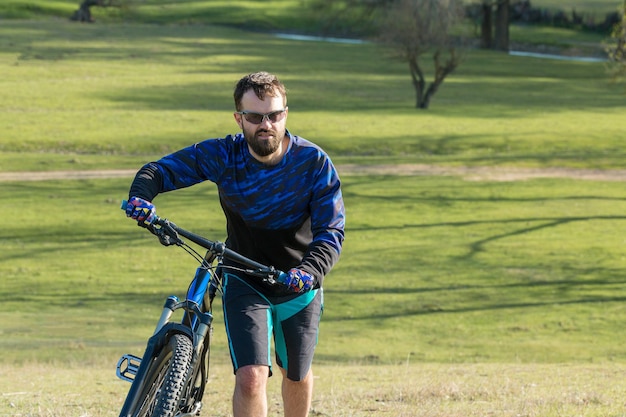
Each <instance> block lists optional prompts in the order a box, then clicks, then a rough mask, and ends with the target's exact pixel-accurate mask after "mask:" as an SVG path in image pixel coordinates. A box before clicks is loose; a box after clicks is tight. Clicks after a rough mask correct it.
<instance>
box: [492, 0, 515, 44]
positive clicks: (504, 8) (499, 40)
mask: <svg viewBox="0 0 626 417" xmlns="http://www.w3.org/2000/svg"><path fill="white" fill-rule="evenodd" d="M510 3H511V2H510V0H500V1H499V2H498V6H497V8H496V36H495V43H494V48H495V49H497V50H499V51H508V50H509V7H510Z"/></svg>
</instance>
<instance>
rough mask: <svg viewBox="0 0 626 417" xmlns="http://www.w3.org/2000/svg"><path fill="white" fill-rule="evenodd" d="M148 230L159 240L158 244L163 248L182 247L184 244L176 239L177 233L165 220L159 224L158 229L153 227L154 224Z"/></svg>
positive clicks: (178, 238) (179, 239)
mask: <svg viewBox="0 0 626 417" xmlns="http://www.w3.org/2000/svg"><path fill="white" fill-rule="evenodd" d="M148 230H150V232H151V233H152V234H154V235H155V236H156V237H158V238H159V242H160V243H161V245H163V246H172V245H177V246H182V245H184V244H185V242H184V241H183V240H182V239H181V238H180V237H178V232H177V231H176V230H175V229H174V228H173V227H172V226H171V225H170V222H168V221H167V220H166V221H165V222H163V223H161V224H160V227H155V226H154V224H151V225H149V226H148Z"/></svg>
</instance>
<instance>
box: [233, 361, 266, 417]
mask: <svg viewBox="0 0 626 417" xmlns="http://www.w3.org/2000/svg"><path fill="white" fill-rule="evenodd" d="M268 378H269V368H268V367H267V366H263V365H248V366H242V367H241V368H239V369H238V370H237V374H236V375H235V393H234V394H233V415H234V417H266V416H267V379H268Z"/></svg>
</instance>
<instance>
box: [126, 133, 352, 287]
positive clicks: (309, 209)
mask: <svg viewBox="0 0 626 417" xmlns="http://www.w3.org/2000/svg"><path fill="white" fill-rule="evenodd" d="M286 134H287V135H288V136H289V139H290V144H289V147H288V149H287V151H286V153H285V155H284V156H283V158H282V160H281V162H280V163H279V164H277V165H273V166H268V165H265V164H262V163H261V162H259V161H257V160H256V159H255V158H254V157H253V156H252V155H251V154H250V152H249V150H248V146H247V143H246V141H245V139H244V137H243V135H242V134H241V133H240V134H237V135H235V136H231V135H229V136H226V137H225V138H220V139H208V140H205V141H203V142H200V143H197V144H195V145H192V146H189V147H187V148H184V149H182V150H180V151H178V152H175V153H173V154H171V155H168V156H165V157H163V158H162V159H160V160H159V161H157V162H151V163H149V164H147V165H145V166H144V167H142V168H141V169H140V170H139V172H138V173H137V175H136V176H135V179H134V181H133V183H132V185H131V188H130V192H129V194H130V196H136V197H141V198H143V199H146V200H148V201H152V200H153V199H154V198H155V197H156V196H157V195H158V194H159V193H163V192H167V191H172V190H176V189H179V188H184V187H189V186H191V185H194V184H197V183H199V182H202V181H206V180H208V181H212V182H214V183H215V184H217V187H218V192H219V199H220V203H221V205H222V209H223V210H224V214H225V215H226V228H227V234H228V237H227V239H226V245H227V246H228V247H229V248H231V249H233V250H235V251H237V252H239V253H241V254H242V255H244V256H247V257H249V258H251V259H254V260H256V261H257V262H260V263H263V264H267V265H272V266H274V267H276V268H277V269H280V270H282V271H287V270H289V269H291V268H300V269H303V270H305V271H306V272H308V273H310V274H311V275H313V277H314V278H315V280H316V287H319V286H321V285H322V281H323V279H324V276H325V275H326V274H327V273H328V272H329V271H330V269H331V268H332V267H333V265H334V264H335V262H337V260H338V258H339V254H340V252H341V247H342V243H343V239H344V224H345V209H344V205H343V198H342V195H341V188H340V180H339V176H338V175H337V171H336V170H335V167H334V166H333V164H332V162H331V160H330V159H329V157H328V155H327V154H326V153H325V152H324V151H323V150H322V149H320V148H319V147H318V146H316V145H314V144H313V143H311V142H309V141H307V140H306V139H303V138H301V137H298V136H295V135H291V134H290V133H289V132H287V133H286ZM249 281H250V283H251V284H253V285H255V286H257V287H258V286H259V284H258V280H254V279H249ZM265 290H266V291H267V290H270V289H269V288H265ZM270 291H271V290H270Z"/></svg>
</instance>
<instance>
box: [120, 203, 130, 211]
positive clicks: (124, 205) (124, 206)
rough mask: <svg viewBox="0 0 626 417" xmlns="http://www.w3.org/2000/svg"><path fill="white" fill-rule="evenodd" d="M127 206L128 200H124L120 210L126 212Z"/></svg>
mask: <svg viewBox="0 0 626 417" xmlns="http://www.w3.org/2000/svg"><path fill="white" fill-rule="evenodd" d="M127 205H128V200H122V205H121V206H120V209H122V210H124V211H126V206H127Z"/></svg>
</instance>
